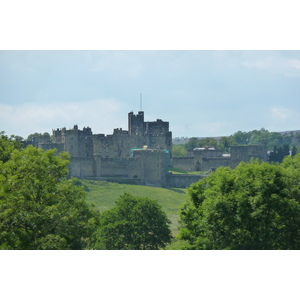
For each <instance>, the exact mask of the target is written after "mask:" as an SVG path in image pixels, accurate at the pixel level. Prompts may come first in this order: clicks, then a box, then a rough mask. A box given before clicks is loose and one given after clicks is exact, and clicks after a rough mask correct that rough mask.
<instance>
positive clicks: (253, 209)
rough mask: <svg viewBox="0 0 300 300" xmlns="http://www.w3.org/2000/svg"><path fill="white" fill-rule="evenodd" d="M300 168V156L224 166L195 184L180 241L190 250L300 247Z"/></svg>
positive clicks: (185, 209) (184, 213) (183, 215)
mask: <svg viewBox="0 0 300 300" xmlns="http://www.w3.org/2000/svg"><path fill="white" fill-rule="evenodd" d="M299 169H300V155H299V154H297V155H296V156H295V157H287V158H286V159H285V160H284V162H283V163H282V164H281V165H270V164H268V163H259V162H257V161H252V162H251V163H249V164H246V163H241V164H240V165H239V166H238V167H237V168H236V169H234V170H232V169H230V168H225V167H221V168H218V169H217V171H216V172H215V173H212V174H211V175H210V176H209V177H207V178H205V179H204V180H201V181H199V182H198V183H195V184H193V185H192V186H191V187H190V189H189V200H188V202H187V203H186V204H185V205H184V207H183V208H182V210H181V213H180V222H181V229H180V239H183V240H186V241H188V242H189V246H188V247H187V248H188V249H300V188H299V186H300V185H299V183H300V175H299Z"/></svg>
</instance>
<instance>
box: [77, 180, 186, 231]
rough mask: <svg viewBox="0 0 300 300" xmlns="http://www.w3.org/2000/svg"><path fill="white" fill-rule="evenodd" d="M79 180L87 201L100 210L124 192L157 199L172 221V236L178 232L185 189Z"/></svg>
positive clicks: (110, 204) (108, 206)
mask: <svg viewBox="0 0 300 300" xmlns="http://www.w3.org/2000/svg"><path fill="white" fill-rule="evenodd" d="M80 182H81V183H82V184H83V185H84V186H85V189H86V191H87V201H88V202H94V203H95V204H96V207H97V208H98V209H99V210H100V212H103V211H104V210H107V209H110V208H112V207H114V206H115V201H116V200H117V199H118V198H119V196H120V195H122V194H124V193H131V194H132V195H135V196H140V197H148V198H150V199H154V200H157V201H158V203H159V204H160V205H161V206H162V208H163V210H164V211H165V212H166V214H167V216H168V218H169V219H170V221H171V222H172V224H171V231H172V234H173V236H175V235H177V234H178V219H179V216H178V213H179V209H180V206H181V205H182V204H183V203H184V202H185V199H186V197H187V189H179V188H170V189H164V188H156V187H149V186H141V185H129V184H118V183H111V182H105V181H93V180H80Z"/></svg>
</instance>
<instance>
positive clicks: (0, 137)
mask: <svg viewBox="0 0 300 300" xmlns="http://www.w3.org/2000/svg"><path fill="white" fill-rule="evenodd" d="M20 140H22V138H20V137H16V136H14V135H12V136H11V137H8V136H6V135H5V132H4V131H1V132H0V161H2V162H7V161H8V160H9V159H10V156H11V153H12V151H13V150H15V149H21V148H22V144H21V142H20Z"/></svg>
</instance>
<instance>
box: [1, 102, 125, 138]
mask: <svg viewBox="0 0 300 300" xmlns="http://www.w3.org/2000/svg"><path fill="white" fill-rule="evenodd" d="M126 122H127V119H126V114H125V113H124V112H123V105H122V104H121V103H120V102H118V101H117V100H115V99H99V100H90V101H85V102H80V103H51V104H23V105H20V106H14V105H7V104H1V103H0V131H2V130H3V131H5V132H6V134H7V135H11V134H15V135H20V136H22V137H24V138H26V137H27V136H28V135H29V134H31V133H34V132H42V133H43V132H49V133H51V130H52V129H54V128H59V127H67V128H69V127H73V125H75V124H78V125H79V127H80V128H81V127H87V126H89V127H91V128H92V130H93V132H94V133H105V134H111V133H112V132H113V129H114V128H116V127H122V125H123V127H124V128H125V124H126Z"/></svg>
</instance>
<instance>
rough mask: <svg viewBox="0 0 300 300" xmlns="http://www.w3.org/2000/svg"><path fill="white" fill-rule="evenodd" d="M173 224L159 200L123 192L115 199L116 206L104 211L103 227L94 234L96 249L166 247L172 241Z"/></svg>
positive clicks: (101, 225) (101, 218)
mask: <svg viewBox="0 0 300 300" xmlns="http://www.w3.org/2000/svg"><path fill="white" fill-rule="evenodd" d="M170 223H171V222H170V221H169V220H168V219H167V216H166V214H165V213H164V212H163V211H162V209H161V206H160V205H159V204H158V203H157V201H155V200H151V199H148V198H142V197H135V196H132V195H131V194H124V195H122V196H120V198H119V199H118V200H117V201H116V206H115V207H114V208H112V209H110V210H107V211H104V212H103V213H102V214H101V216H100V227H99V230H98V231H97V232H96V234H95V248H96V249H108V250H120V249H124V250H153V249H159V248H164V247H165V245H166V244H167V243H169V242H170V241H171V231H170V229H169V224H170ZM92 243H94V242H92Z"/></svg>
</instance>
